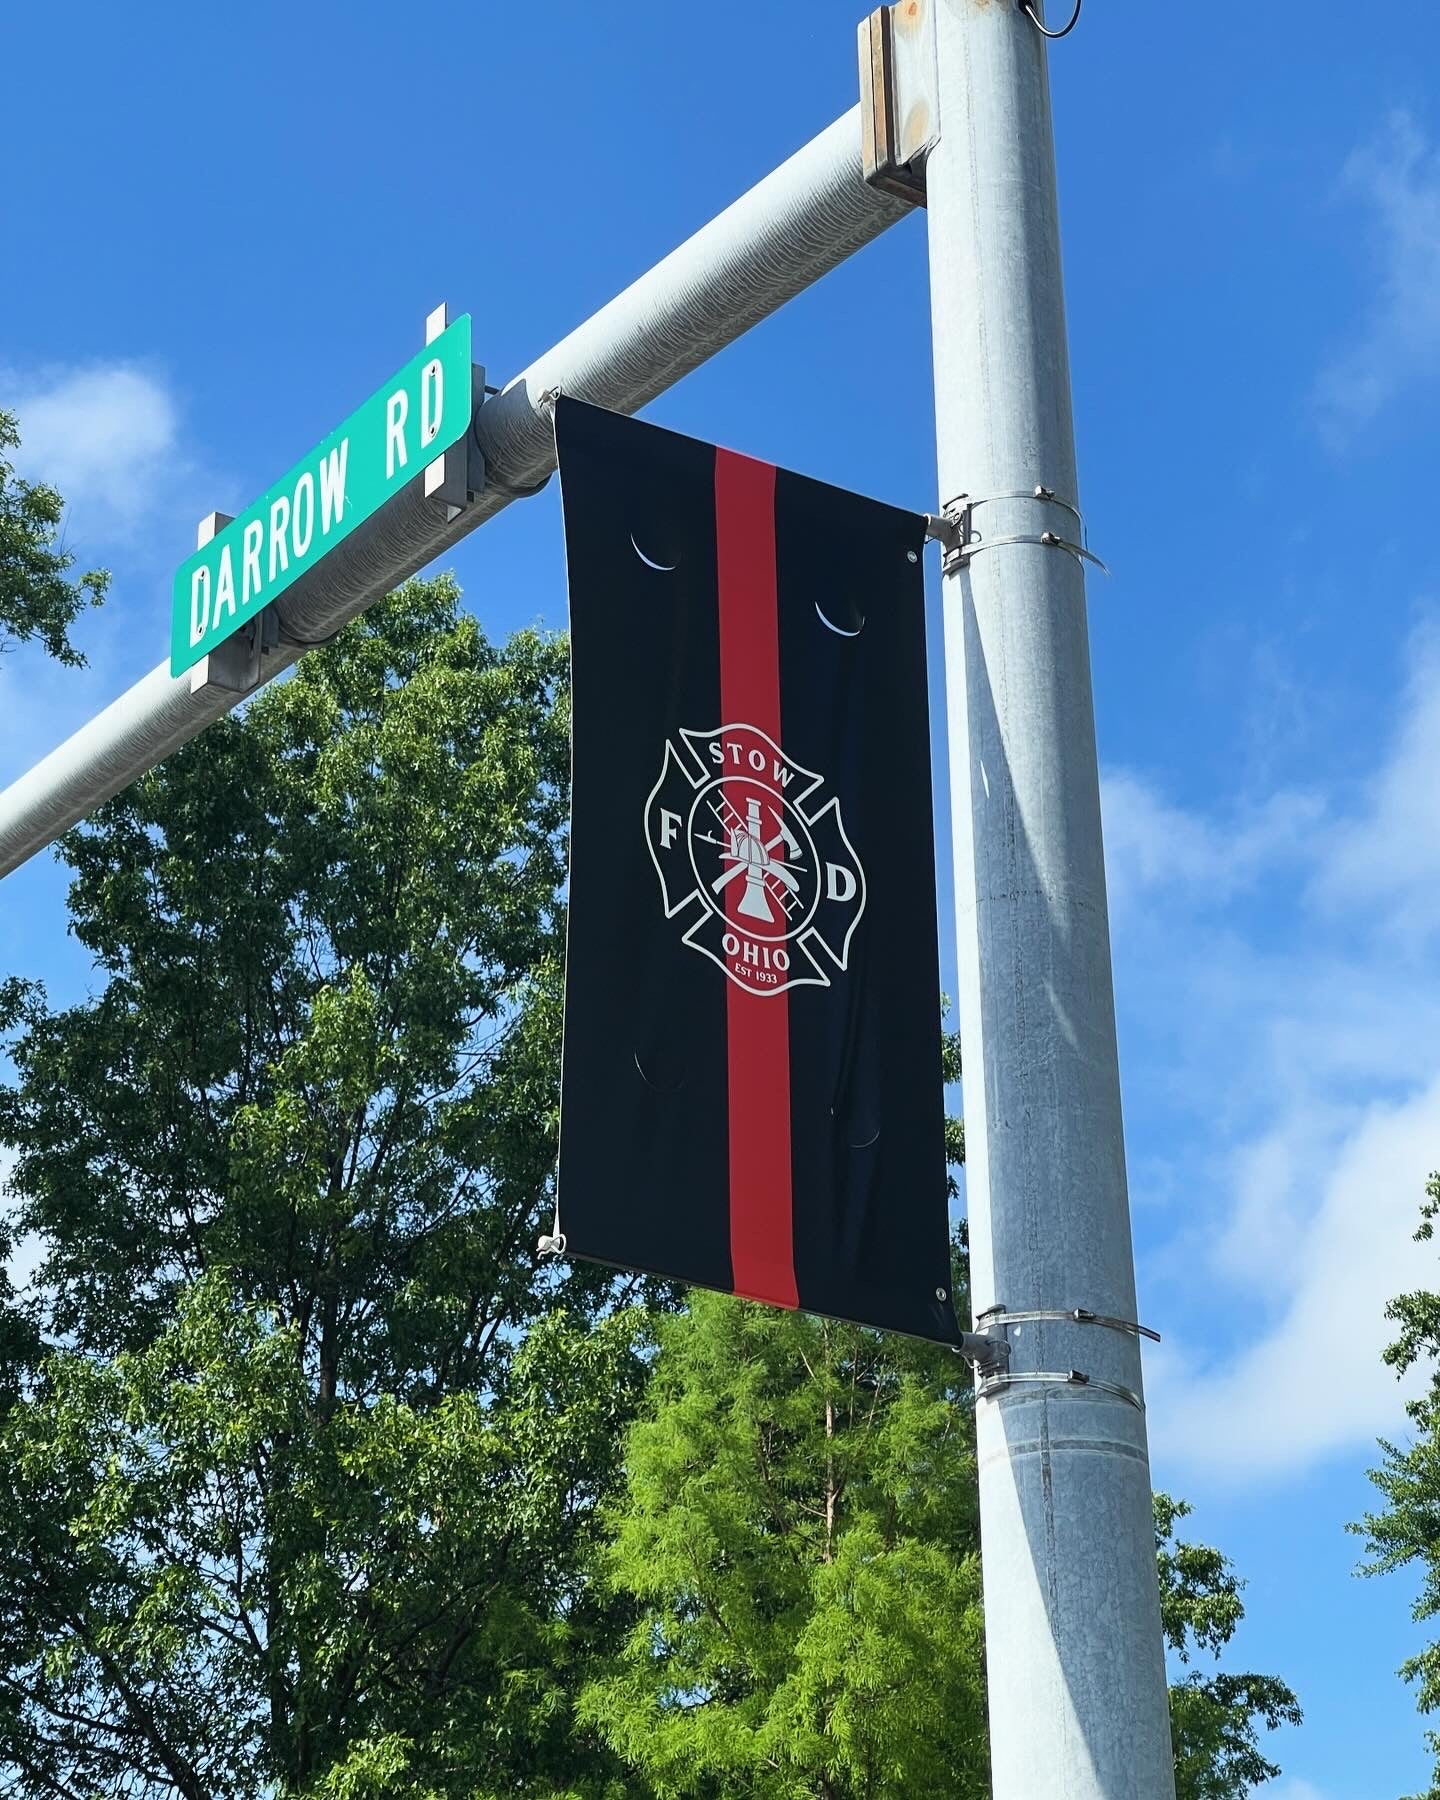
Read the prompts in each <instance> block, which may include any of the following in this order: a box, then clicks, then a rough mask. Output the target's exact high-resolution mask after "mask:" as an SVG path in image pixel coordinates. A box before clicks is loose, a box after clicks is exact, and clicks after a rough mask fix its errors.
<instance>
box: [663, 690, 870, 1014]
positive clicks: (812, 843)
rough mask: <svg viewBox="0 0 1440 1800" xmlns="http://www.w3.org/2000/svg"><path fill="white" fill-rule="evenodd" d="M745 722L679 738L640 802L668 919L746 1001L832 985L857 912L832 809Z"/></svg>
mask: <svg viewBox="0 0 1440 1800" xmlns="http://www.w3.org/2000/svg"><path fill="white" fill-rule="evenodd" d="M824 785H825V778H824V776H822V775H816V774H814V773H813V772H812V771H811V770H809V769H802V768H801V767H800V765H799V764H798V763H797V762H794V761H793V760H792V759H791V758H790V757H788V756H786V755H785V753H784V751H783V750H781V749H780V748H779V746H778V745H777V744H775V743H774V742H773V740H772V739H771V738H770V737H768V736H767V735H766V733H765V732H763V731H761V730H759V729H758V728H757V727H756V726H754V725H723V726H721V727H720V729H719V730H718V731H683V730H682V731H681V732H680V734H679V740H678V742H667V743H666V745H665V760H664V762H663V763H662V764H661V767H660V779H659V780H658V781H657V782H656V783H655V786H654V787H653V788H652V789H651V792H650V798H649V799H648V800H647V801H646V803H645V839H646V842H647V843H648V844H649V846H650V855H651V858H652V860H653V861H654V864H655V870H656V873H657V874H658V875H659V877H660V892H661V896H662V899H663V901H664V906H665V917H666V918H667V919H678V918H681V917H682V916H686V915H693V916H691V917H690V923H689V927H688V929H687V930H686V932H685V936H684V942H685V943H687V944H689V946H690V947H691V949H692V950H698V951H700V953H701V954H702V955H703V956H708V957H709V958H710V959H711V961H712V962H716V963H718V964H719V965H720V967H721V968H722V969H723V970H724V971H725V973H726V974H727V975H728V976H729V977H730V979H731V980H732V981H733V982H735V983H736V984H737V985H738V986H739V987H742V988H744V989H745V990H746V991H747V992H749V993H753V994H762V995H764V994H783V993H784V992H785V990H786V989H787V988H792V987H801V986H806V985H808V986H811V987H829V985H830V977H831V973H832V972H833V971H834V970H835V969H844V968H845V967H846V965H847V961H848V958H849V955H850V940H851V938H852V937H853V936H854V934H855V927H856V926H857V925H858V924H859V922H860V915H861V914H862V913H863V912H864V910H865V871H864V870H863V869H862V868H861V866H860V859H859V858H858V857H857V856H856V854H855V851H854V849H853V848H852V846H851V844H850V840H849V838H847V837H846V835H845V826H844V824H843V823H842V821H841V818H840V801H839V797H838V796H837V795H834V794H832V795H831V796H830V797H829V799H826V798H825V796H824V793H823V789H824Z"/></svg>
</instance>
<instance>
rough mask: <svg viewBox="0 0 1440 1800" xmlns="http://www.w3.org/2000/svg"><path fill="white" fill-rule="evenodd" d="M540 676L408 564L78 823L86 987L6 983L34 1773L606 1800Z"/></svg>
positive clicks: (15, 1647) (548, 670)
mask: <svg viewBox="0 0 1440 1800" xmlns="http://www.w3.org/2000/svg"><path fill="white" fill-rule="evenodd" d="M564 666H565V665H564V649H563V645H561V644H560V643H558V642H556V641H554V640H549V639H546V638H543V637H541V636H538V635H536V634H534V633H528V632H526V633H521V634H519V635H518V636H517V637H515V638H513V639H512V640H511V641H510V642H509V643H508V644H507V645H505V646H503V647H500V648H497V647H495V646H492V645H490V644H488V643H487V642H486V641H485V639H484V637H483V636H482V634H481V633H480V631H479V630H478V628H477V627H476V626H475V624H474V623H473V622H472V621H470V620H468V619H464V618H463V617H461V616H460V614H459V611H458V595H457V592H456V590H455V588H454V586H453V584H452V583H450V582H448V581H445V580H440V581H432V582H414V583H411V584H409V585H408V586H407V587H406V588H404V589H403V590H402V591H401V592H400V593H399V594H397V595H396V596H394V597H392V599H391V600H390V601H388V602H387V603H385V604H384V605H382V606H381V607H379V608H377V609H376V610H375V611H374V612H372V613H371V614H370V615H369V616H368V617H367V619H366V620H364V621H363V622H361V623H358V624H356V625H354V626H352V627H351V628H350V629H349V631H347V632H346V633H345V634H344V635H343V636H342V637H341V639H339V640H338V641H337V642H336V644H335V645H333V646H332V647H330V648H328V649H325V650H321V651H317V652H314V653H312V654H311V655H309V656H307V657H306V658H305V660H304V662H303V663H302V664H301V665H300V667H299V668H298V669H297V671H296V673H295V675H294V677H293V678H292V679H291V680H289V681H287V682H284V683H282V684H278V685H277V686H275V687H274V688H271V689H269V690H267V691H266V692H265V693H263V694H262V695H260V696H259V697H257V698H256V699H255V700H254V701H253V702H252V704H251V705H250V706H249V708H248V709H247V710H246V712H245V714H244V716H243V717H237V718H232V719H230V720H227V721H225V722H223V723H221V724H217V725H215V726H212V727H211V728H210V730H209V731H207V732H206V733H205V734H204V736H203V737H201V738H199V739H197V740H195V741H194V742H193V743H191V744H190V745H188V746H186V747H185V748H184V749H182V750H180V751H177V752H176V753H175V754H174V755H173V756H172V757H170V758H169V759H168V760H167V761H166V762H165V763H164V764H163V765H162V766H161V767H160V768H159V769H157V770H155V771H153V772H152V773H151V774H150V775H148V776H146V777H145V778H144V779H143V780H142V781H140V782H138V783H137V784H136V785H135V786H134V787H132V788H131V789H129V790H128V791H127V792H126V793H125V794H123V795H122V796H120V797H119V798H118V799H116V800H114V801H112V802H110V803H109V805H108V806H106V807H105V808H104V809H103V810H102V811H101V812H100V813H99V814H98V815H97V816H96V818H95V819H94V820H93V822H92V823H91V824H90V825H89V826H87V827H86V828H85V829H84V830H82V831H80V832H79V833H77V834H74V835H72V837H71V838H70V839H69V840H68V841H67V843H66V846H65V854H66V856H67V858H68V859H69V861H70V863H71V864H72V866H73V868H74V871H75V880H74V884H73V887H72V891H71V900H70V910H71V921H72V929H73V931H74V933H75V934H76V936H77V937H78V938H79V939H80V941H81V942H82V943H83V944H84V945H85V946H86V947H87V948H88V949H89V951H90V952H91V954H92V957H93V958H94V963H95V970H96V977H97V980H96V984H95V991H94V994H93V997H92V998H89V999H87V1000H85V1001H83V1002H82V1003H80V1004H79V1005H76V1006H73V1007H71V1008H68V1009H65V1010H61V1011H52V1010H50V1009H49V1008H48V1007H47V1005H46V1004H45V1001H44V998H43V996H42V995H41V994H40V993H39V992H38V991H37V990H35V989H34V988H29V987H25V986H23V985H21V984H18V983H15V982H11V983H9V984H8V985H7V986H6V988H5V989H4V997H3V1003H0V1018H3V1024H4V1026H5V1027H6V1028H8V1030H9V1032H10V1035H11V1055H12V1057H13V1060H14V1065H15V1068H16V1071H17V1079H16V1082H15V1085H14V1086H13V1087H12V1088H11V1089H10V1090H9V1091H7V1092H4V1093H3V1094H0V1142H3V1143H5V1144H7V1145H9V1146H11V1147H12V1148H13V1149H14V1150H15V1151H16V1153H17V1160H16V1162H15V1166H14V1170H13V1173H12V1175H11V1178H10V1185H11V1189H12V1193H13V1195H14V1196H15V1198H16V1201H17V1203H18V1217H17V1225H18V1228H19V1229H21V1230H29V1231H34V1232H37V1233H39V1234H40V1235H41V1236H42V1238H43V1240H44V1243H45V1246H46V1256H45V1260H44V1262H43V1264H42V1266H41V1269H40V1271H39V1275H38V1279H37V1285H36V1292H35V1295H34V1297H33V1298H32V1299H31V1301H30V1302H29V1303H28V1309H27V1310H26V1311H25V1312H24V1313H23V1315H22V1314H21V1313H20V1312H19V1311H18V1310H17V1309H16V1308H14V1307H12V1308H11V1310H10V1315H9V1317H10V1326H11V1330H10V1338H9V1340H8V1342H9V1346H10V1351H11V1356H10V1363H9V1367H8V1370H7V1379H8V1384H9V1385H8V1393H9V1396H10V1398H9V1404H8V1407H7V1409H6V1410H5V1413H4V1417H3V1420H0V1544H3V1546H4V1548H3V1550H0V1646H3V1648H0V1770H3V1772H4V1774H3V1777H0V1779H3V1780H4V1781H5V1783H6V1791H7V1792H10V1793H13V1794H15V1795H16V1796H17V1797H18V1800H40V1797H41V1796H47V1797H51V1796H70V1797H74V1796H92V1795H93V1796H100V1795H105V1796H111V1795H115V1796H119V1795H133V1796H155V1797H156V1800H158V1797H159V1796H162V1795H164V1796H169V1795H172V1794H174V1795H184V1796H196V1797H198V1796H205V1797H207V1800H214V1797H217V1796H228V1795H236V1796H239V1795H248V1796H253V1795H255V1794H259V1793H276V1794H300V1793H305V1794H312V1793H313V1794H326V1795H335V1796H341V1795H344V1796H357V1797H358V1796H370V1795H377V1796H378V1795H381V1794H387V1795H388V1794H401V1793H403V1794H406V1795H417V1796H418V1795H425V1796H434V1797H435V1800H440V1797H442V1796H443V1797H446V1800H448V1797H449V1796H452V1795H455V1796H458V1795H464V1796H466V1797H467V1800H475V1797H478V1796H485V1795H490V1794H495V1795H500V1794H504V1795H506V1796H509V1795H517V1794H526V1795H529V1794H535V1795H547V1796H548V1795H552V1794H567V1795H568V1794H574V1795H581V1794H583V1795H586V1796H598V1795H600V1794H603V1793H607V1792H610V1791H612V1787H611V1784H612V1780H613V1779H614V1778H615V1775H616V1765H615V1763H614V1759H613V1758H608V1757H607V1756H606V1755H605V1754H604V1753H603V1752H602V1751H601V1749H600V1748H599V1747H598V1746H597V1745H595V1744H588V1745H581V1744H579V1743H578V1741H577V1740H576V1739H575V1737H574V1734H573V1732H572V1731H571V1729H570V1726H569V1703H568V1700H567V1699H566V1695H567V1692H568V1687H569V1686H573V1684H574V1680H575V1679H576V1677H575V1675H574V1670H575V1668H576V1666H577V1665H578V1663H579V1661H580V1660H582V1659H583V1652H584V1647H585V1645H586V1643H587V1641H588V1640H589V1638H590V1637H591V1636H592V1635H593V1634H594V1633H596V1632H597V1631H600V1630H601V1629H602V1626H604V1624H605V1622H604V1620H603V1618H602V1617H601V1615H600V1613H599V1612H597V1610H596V1607H595V1606H594V1604H593V1603H592V1600H591V1597H590V1593H589V1590H588V1588H587V1586H586V1584H585V1582H584V1579H583V1565H584V1561H585V1557H586V1555H587V1554H588V1549H589V1544H590V1541H591V1538H592V1537H593V1533H594V1524H593V1514H594V1506H593V1502H594V1498H595V1496H596V1495H597V1493H599V1492H600V1491H602V1490H603V1489H604V1488H605V1487H606V1486H607V1484H608V1483H609V1481H610V1480H611V1478H612V1476H613V1472H614V1469H615V1465H616V1459H617V1455H618V1444H619V1440H620V1436H621V1427H622V1426H623V1424H624V1422H625V1419H626V1418H627V1416H628V1411H629V1409H630V1408H631V1406H632V1404H633V1401H634V1399H635V1397H636V1395H637V1393H638V1389H639V1385H640V1383H641V1381H642V1379H643V1375H644V1365H643V1362H642V1361H641V1359H640V1356H639V1355H638V1353H637V1345H636V1341H635V1328H634V1324H633V1321H632V1318H631V1316H630V1315H629V1314H627V1313H626V1312H624V1311H623V1310H619V1309H617V1308H616V1307H615V1306H614V1305H613V1304H612V1303H611V1302H612V1299H613V1289H614V1283H613V1281H612V1279H611V1278H610V1277H608V1276H605V1275H603V1274H601V1273H599V1272H596V1271H594V1270H589V1271H586V1270H584V1269H576V1270H575V1271H572V1272H569V1273H559V1274H557V1273H546V1272H544V1271H543V1270H542V1269H540V1268H537V1265H536V1262H535V1258H534V1254H533V1246H534V1244H535V1239H536V1235H537V1232H538V1230H539V1229H540V1228H541V1226H542V1223H543V1222H545V1221H544V1209H545V1206H546V1204H547V1199H546V1196H547V1190H548V1184H549V1178H550V1170H551V1168H552V1165H553V1159H554V1154H555V1110H556V1104H557V1100H556V1063H557V1054H558V1040H557V1030H558V985H557V970H558V966H559V956H560V941H561V940H560V933H561V927H562V920H561V913H560V908H559V904H558V901H557V891H558V889H559V885H560V882H561V879H562V873H563V867H564V823H565V816H566V804H567V796H566V778H567V764H568V734H567V725H566V711H565V691H564ZM27 1334H28V1340H29V1344H30V1348H29V1349H28V1350H27V1348H26V1339H27ZM607 1629H608V1627H607ZM615 1791H618V1790H615Z"/></svg>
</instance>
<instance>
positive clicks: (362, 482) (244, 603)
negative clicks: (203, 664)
mask: <svg viewBox="0 0 1440 1800" xmlns="http://www.w3.org/2000/svg"><path fill="white" fill-rule="evenodd" d="M470 418H471V393H470V315H469V314H468V313H466V314H465V315H464V316H463V317H462V318H459V319H456V321H455V322H454V324H453V325H450V326H449V327H447V329H446V330H445V331H443V332H441V334H440V336H439V337H437V338H436V339H434V341H433V342H432V343H429V344H427V345H426V346H425V348H424V349H423V350H422V351H420V353H419V354H418V355H416V356H412V357H411V359H410V361H409V362H408V363H406V364H405V367H404V368H403V369H401V370H399V371H398V372H397V373H396V374H395V375H394V376H393V377H392V378H391V379H390V380H389V381H387V382H386V383H385V385H384V387H382V388H379V389H378V390H377V391H376V392H375V393H373V394H372V395H371V396H370V398H369V399H368V400H367V401H366V402H365V403H364V405H363V406H360V407H359V408H357V410H356V411H355V412H353V413H351V415H350V417H349V418H348V419H346V421H345V423H344V424H343V425H340V426H337V427H336V429H335V430H334V431H332V432H331V433H330V435H329V437H327V438H325V439H323V440H322V441H321V442H320V443H319V444H317V445H316V446H315V448H314V449H313V450H312V451H310V453H309V454H308V455H307V456H302V457H301V459H300V461H299V462H298V463H296V465H295V467H294V468H293V469H291V470H290V472H289V474H288V475H285V476H283V477H282V478H281V479H280V480H279V481H277V482H276V483H275V485H274V487H272V488H270V489H269V491H268V492H267V493H264V494H262V495H261V496H260V498H259V499H258V500H256V501H255V502H254V503H253V504H252V505H250V506H247V507H246V509H245V511H244V512H243V513H241V514H240V516H239V518H237V519H233V520H232V521H231V522H230V523H229V524H228V525H227V526H226V527H225V529H224V530H223V531H221V532H219V533H217V535H216V536H215V537H214V538H212V539H211V541H210V542H209V543H208V544H206V545H204V546H203V547H202V548H201V549H199V550H197V551H196V552H195V554H194V555H193V556H191V557H188V558H187V559H186V560H185V561H184V562H183V563H181V565H180V567H179V568H178V569H177V570H176V571H175V585H174V590H173V596H172V602H171V611H170V673H171V674H172V675H181V674H183V673H184V672H185V670H186V669H188V668H190V667H191V666H192V665H193V664H195V663H197V662H199V661H200V659H201V657H202V656H205V655H207V654H208V653H209V652H210V651H211V650H213V649H214V648H215V647H216V645H217V644H221V643H223V642H224V640H225V639H226V638H228V637H229V636H230V635H231V634H232V633H233V632H236V631H238V630H239V629H240V627H241V626H242V625H244V624H245V623H246V622H247V621H248V620H250V619H253V618H254V617H255V615H256V613H258V612H259V611H260V610H261V609H262V608H263V607H265V606H267V605H268V604H269V603H270V601H272V600H273V599H275V598H276V596H277V595H279V594H282V593H284V591H285V589H286V588H287V587H289V586H290V584H291V582H292V581H295V580H296V579H297V578H298V577H299V576H301V575H303V574H304V573H305V572H306V570H307V569H312V568H314V566H315V564H316V563H318V562H319V561H320V560H321V558H322V557H324V556H325V555H326V554H327V552H329V551H331V550H333V549H334V548H335V546H336V545H337V544H338V543H339V542H340V541H341V540H342V539H343V538H345V537H347V536H348V535H349V534H350V532H352V531H353V530H354V529H355V527H356V526H357V525H358V524H360V522H361V521H362V520H363V519H367V518H368V517H369V516H370V514H371V513H373V512H375V511H377V510H378V509H379V508H380V507H381V506H383V505H384V504H385V502H386V501H387V500H389V499H390V498H391V497H392V495H394V494H397V493H399V491H400V489H401V488H402V487H404V486H405V484H406V483H407V482H408V481H410V480H411V479H412V478H413V477H414V476H416V475H418V474H419V473H420V472H421V470H422V469H424V468H425V467H426V465H427V464H429V463H431V462H433V461H434V460H435V458H436V457H438V456H440V455H442V454H443V453H444V452H445V451H446V450H448V449H449V448H450V446H451V445H452V444H454V443H455V442H457V441H458V440H459V439H460V438H461V437H462V436H463V435H464V433H465V431H466V429H467V427H468V426H469V424H470Z"/></svg>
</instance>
